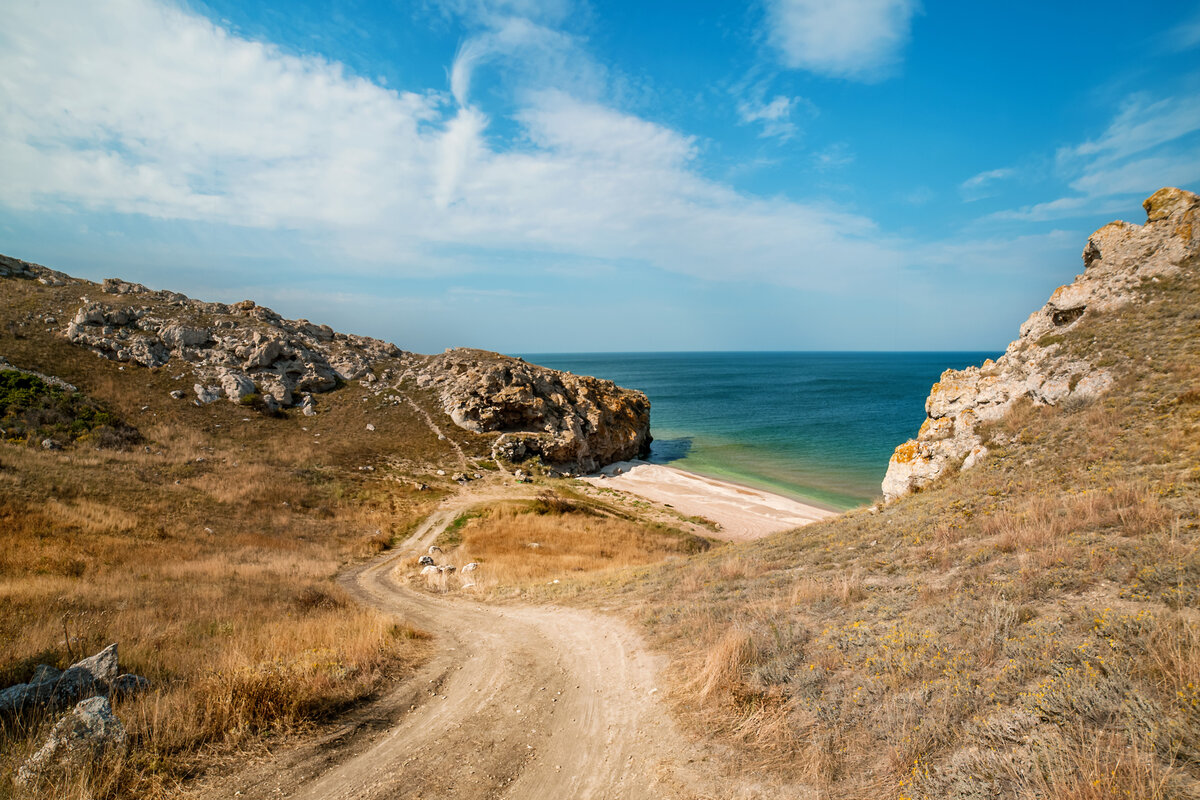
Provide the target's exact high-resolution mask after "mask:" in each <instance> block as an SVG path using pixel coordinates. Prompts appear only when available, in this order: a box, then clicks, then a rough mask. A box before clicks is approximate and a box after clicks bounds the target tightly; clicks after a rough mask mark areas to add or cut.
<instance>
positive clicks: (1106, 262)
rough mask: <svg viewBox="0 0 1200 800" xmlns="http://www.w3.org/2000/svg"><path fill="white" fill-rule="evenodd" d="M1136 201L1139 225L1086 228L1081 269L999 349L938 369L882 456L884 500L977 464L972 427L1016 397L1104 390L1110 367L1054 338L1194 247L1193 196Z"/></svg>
mask: <svg viewBox="0 0 1200 800" xmlns="http://www.w3.org/2000/svg"><path fill="white" fill-rule="evenodd" d="M1143 206H1144V207H1145V209H1146V224H1145V225H1133V224H1131V223H1128V222H1112V223H1109V224H1108V225H1105V226H1104V227H1103V228H1100V229H1099V230H1098V231H1096V232H1095V233H1093V234H1092V235H1091V237H1090V238H1089V239H1088V243H1087V246H1086V247H1085V248H1084V250H1083V264H1084V271H1083V273H1082V274H1080V275H1078V276H1077V277H1076V278H1075V280H1074V281H1073V282H1072V283H1070V284H1068V285H1066V286H1060V287H1059V288H1058V289H1055V290H1054V293H1053V294H1051V295H1050V299H1049V300H1048V301H1047V302H1046V304H1045V305H1044V306H1042V308H1040V309H1038V310H1037V311H1035V312H1033V314H1031V315H1030V317H1029V319H1027V320H1026V321H1025V323H1024V324H1023V325H1022V326H1021V330H1020V336H1019V337H1018V338H1017V339H1016V340H1015V341H1013V342H1012V343H1011V344H1010V345H1009V346H1008V349H1007V350H1006V351H1005V353H1004V355H1003V356H1001V357H1000V358H999V359H997V360H996V361H992V360H990V359H989V360H988V361H986V362H984V364H983V365H982V366H980V367H968V368H967V369H962V370H956V369H949V370H946V371H945V372H943V373H942V376H941V378H940V380H939V381H938V382H937V383H936V384H934V385H933V388H932V389H930V392H929V398H928V399H927V400H926V401H925V412H926V418H925V422H924V423H923V424H922V425H921V429H920V431H919V432H918V433H917V437H916V438H915V439H910V440H909V441H907V442H905V443H904V444H902V445H900V446H899V447H897V448H896V451H895V453H893V455H892V458H891V460H890V461H889V462H888V470H887V474H886V476H885V477H884V479H883V494H884V497H885V498H886V499H888V500H893V499H895V498H897V497H901V496H903V495H905V494H908V493H909V492H911V491H913V490H916V489H920V488H921V487H922V486H925V485H927V484H929V483H930V482H932V481H934V480H937V478H939V477H940V476H942V475H944V474H946V473H947V472H948V471H951V470H954V469H959V468H962V469H969V468H971V467H973V466H975V465H977V464H979V463H982V462H983V461H984V459H985V458H986V456H987V448H985V447H984V446H983V442H982V440H981V438H980V436H979V434H978V433H977V431H976V426H977V425H978V424H979V423H980V422H985V421H988V420H996V419H999V418H1000V417H1002V416H1004V414H1005V413H1006V412H1007V411H1008V410H1009V408H1011V407H1012V404H1013V403H1015V402H1016V401H1017V400H1019V399H1021V398H1025V397H1027V398H1029V399H1030V400H1031V401H1032V402H1033V403H1034V404H1036V405H1057V404H1060V403H1063V402H1065V401H1070V400H1073V401H1077V402H1085V401H1088V400H1091V399H1094V398H1096V397H1098V396H1100V395H1101V394H1103V393H1104V392H1105V391H1107V390H1108V389H1109V387H1110V386H1111V385H1112V383H1113V377H1112V375H1111V374H1110V373H1109V372H1108V371H1107V370H1104V369H1100V368H1097V367H1096V366H1094V365H1093V364H1091V363H1089V362H1088V361H1085V360H1082V359H1080V358H1077V357H1074V356H1072V355H1071V354H1070V353H1068V352H1066V351H1065V350H1064V348H1063V347H1062V346H1061V337H1062V336H1063V335H1064V334H1066V333H1068V332H1069V331H1071V330H1072V329H1073V328H1074V327H1075V326H1076V325H1078V324H1079V322H1080V321H1081V320H1083V319H1086V318H1087V317H1088V315H1094V314H1097V313H1102V312H1108V311H1112V310H1114V309H1117V308H1120V307H1121V306H1123V305H1125V304H1127V303H1134V302H1138V299H1139V296H1140V295H1139V291H1138V287H1139V286H1140V285H1141V284H1142V283H1143V282H1144V281H1147V280H1161V279H1162V278H1164V277H1166V276H1168V275H1173V274H1175V273H1177V272H1178V271H1179V270H1180V268H1181V265H1182V264H1184V263H1185V262H1186V261H1188V260H1189V259H1190V258H1192V257H1194V256H1195V255H1196V253H1197V251H1198V250H1200V197H1197V196H1196V195H1195V194H1192V193H1191V192H1186V191H1183V190H1181V189H1174V188H1166V189H1160V190H1159V191H1157V192H1155V193H1154V194H1153V195H1151V196H1150V197H1149V198H1148V199H1147V200H1146V202H1145V203H1143Z"/></svg>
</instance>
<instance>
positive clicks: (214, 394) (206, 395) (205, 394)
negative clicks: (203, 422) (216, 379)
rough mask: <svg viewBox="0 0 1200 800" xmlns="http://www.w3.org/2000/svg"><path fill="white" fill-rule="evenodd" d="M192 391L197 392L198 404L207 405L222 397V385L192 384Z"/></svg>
mask: <svg viewBox="0 0 1200 800" xmlns="http://www.w3.org/2000/svg"><path fill="white" fill-rule="evenodd" d="M192 391H193V392H195V393H196V405H200V406H206V405H208V404H209V403H215V402H217V401H218V400H220V399H221V387H220V386H204V385H203V384H199V383H197V384H195V385H194V386H192Z"/></svg>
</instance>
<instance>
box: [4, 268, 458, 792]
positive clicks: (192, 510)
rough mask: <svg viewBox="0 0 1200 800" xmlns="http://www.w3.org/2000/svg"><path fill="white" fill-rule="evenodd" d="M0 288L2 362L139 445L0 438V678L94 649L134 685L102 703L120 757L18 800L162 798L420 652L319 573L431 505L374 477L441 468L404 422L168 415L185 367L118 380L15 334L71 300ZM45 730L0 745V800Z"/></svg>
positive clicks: (344, 409)
mask: <svg viewBox="0 0 1200 800" xmlns="http://www.w3.org/2000/svg"><path fill="white" fill-rule="evenodd" d="M3 284H4V285H3V290H4V291H5V292H6V293H7V294H6V295H5V297H4V301H3V303H0V323H3V322H4V321H5V318H7V319H9V320H15V321H17V322H18V323H20V322H26V324H25V325H24V327H20V326H18V329H19V330H21V331H23V333H22V335H21V337H20V338H14V337H13V336H11V335H3V336H2V338H0V354H3V355H4V356H5V357H6V358H8V359H9V360H10V361H12V362H13V363H15V364H17V365H19V366H24V367H28V368H32V369H37V370H40V371H42V372H46V373H50V374H55V375H58V376H60V377H63V378H64V379H66V380H68V381H70V382H72V383H74V384H76V385H77V386H79V387H80V388H81V389H82V390H84V391H85V392H86V393H87V394H88V395H89V396H91V397H94V398H95V399H97V400H98V401H100V402H101V403H102V404H104V405H105V406H106V407H108V408H109V409H111V410H112V411H113V412H114V413H115V414H117V415H118V416H119V417H121V418H123V419H124V420H126V421H127V422H129V423H131V424H133V425H135V426H136V427H137V428H138V429H139V430H140V432H141V434H142V436H143V437H144V441H143V442H141V443H139V444H138V445H137V446H136V447H134V448H132V449H128V450H124V451H122V450H96V449H93V448H92V447H90V446H87V445H78V446H76V447H74V448H71V449H67V450H64V451H54V452H47V451H43V450H42V449H41V448H40V447H38V446H37V443H36V442H34V443H30V444H29V445H21V444H19V443H18V444H12V443H6V444H3V445H0V653H2V654H3V655H2V656H0V686H8V685H10V684H12V683H16V682H20V681H24V680H27V679H28V678H29V676H30V675H31V674H32V671H33V668H34V666H35V665H36V664H38V663H48V664H52V665H55V666H58V667H60V668H61V667H65V666H67V665H69V664H70V663H71V662H72V661H74V660H77V659H78V658H80V657H81V656H84V655H90V654H91V653H94V652H96V651H97V650H99V649H100V648H102V647H103V646H105V645H107V644H109V643H110V642H118V643H119V645H120V654H121V666H122V668H123V669H124V670H127V671H130V672H134V673H138V674H141V675H145V676H146V677H148V678H149V679H150V681H151V686H152V689H151V691H150V692H149V693H148V694H146V695H145V696H143V697H140V698H136V699H131V700H126V701H122V702H119V703H117V704H116V706H115V711H116V713H117V715H118V716H119V717H120V718H121V719H122V720H123V721H124V723H125V724H126V726H127V729H128V731H129V734H130V742H131V748H130V750H129V752H128V754H127V755H125V756H124V757H122V758H118V759H111V760H110V761H108V762H106V763H104V764H101V765H96V767H95V769H93V770H92V771H91V772H90V773H88V774H86V775H82V776H77V778H78V780H77V781H76V783H75V784H73V785H71V786H54V787H38V788H37V789H36V790H34V791H33V792H32V793H31V794H32V795H34V796H38V797H57V798H82V797H88V796H90V797H97V798H103V797H113V796H124V797H158V796H167V795H170V794H173V793H175V792H176V791H177V789H178V788H179V785H180V783H181V782H182V781H183V780H185V779H186V778H187V777H188V776H191V775H194V774H196V773H197V772H199V771H202V770H203V769H204V767H205V765H206V764H207V763H209V761H210V760H211V759H213V758H214V757H217V756H220V754H222V753H228V752H229V751H230V750H231V748H241V747H248V746H251V745H252V744H253V743H254V742H255V741H257V740H258V739H259V738H260V737H261V736H263V735H266V734H269V735H272V736H274V735H277V734H279V733H282V732H287V731H297V730H304V729H306V728H307V727H309V726H312V725H313V724H315V723H317V722H319V721H321V720H323V719H327V718H328V717H330V716H331V715H332V714H334V713H336V712H337V711H338V710H339V709H342V708H345V707H346V706H347V705H348V704H350V703H353V702H356V701H358V700H361V699H362V698H364V697H367V696H368V695H370V694H371V693H372V692H374V691H376V690H377V689H378V688H379V687H380V686H382V685H383V683H384V682H385V681H388V680H392V679H394V678H396V677H398V676H400V675H403V674H406V673H407V672H408V671H410V670H411V669H412V668H413V666H414V665H415V663H416V662H417V661H418V660H419V659H421V658H423V656H424V653H425V652H426V649H427V645H426V644H424V643H423V642H422V641H421V639H420V638H419V635H418V634H417V633H415V632H414V631H411V630H409V629H407V628H405V627H403V626H397V625H395V624H394V623H393V622H392V621H391V620H388V619H385V618H383V617H381V616H379V615H377V614H374V613H372V612H367V611H363V610H361V609H360V608H358V607H357V606H356V605H355V604H354V603H352V602H350V600H349V598H348V597H346V596H345V594H344V593H343V592H342V590H340V589H339V588H338V586H337V585H336V584H335V583H334V581H333V577H334V576H335V575H336V573H337V572H338V570H339V569H340V568H341V567H342V566H343V565H344V564H345V563H346V562H347V561H348V560H349V559H352V558H359V557H365V556H369V555H373V554H376V553H378V552H379V551H380V550H382V549H385V548H387V547H390V546H391V543H392V541H393V540H394V539H395V538H396V537H399V536H402V535H404V534H405V533H406V532H407V531H408V530H410V528H411V526H412V524H413V522H414V521H416V520H419V519H420V518H421V517H423V516H424V514H425V513H427V511H428V509H429V508H430V507H432V505H434V504H435V503H436V502H437V500H438V499H439V497H440V492H439V491H438V490H436V489H435V490H434V491H429V492H417V491H416V490H415V489H414V488H413V478H414V476H413V475H411V474H407V473H405V472H404V471H403V470H400V471H399V472H398V471H397V468H394V467H392V466H390V463H391V458H392V455H393V454H394V453H397V452H400V453H403V454H404V455H405V456H407V457H408V459H409V462H408V463H409V465H410V468H411V469H414V470H418V474H417V475H416V476H415V477H417V478H419V479H420V480H421V481H422V482H427V483H430V484H434V485H435V487H436V485H437V482H436V480H434V479H431V478H430V477H427V476H428V474H429V473H431V472H432V471H433V469H435V468H436V467H437V466H440V465H442V464H443V463H444V464H450V463H457V462H456V461H454V462H451V461H450V459H451V458H454V459H456V458H457V456H456V455H455V454H454V453H453V451H452V450H451V449H450V447H449V445H448V444H446V443H445V442H440V441H439V440H438V439H437V437H436V436H435V435H434V434H433V433H432V432H431V431H430V430H429V429H428V427H427V426H426V425H425V423H424V421H423V420H420V419H418V418H417V417H416V415H415V414H413V413H412V412H411V410H409V409H408V408H407V407H406V406H403V407H395V408H393V407H388V408H386V409H382V408H380V407H379V404H378V403H377V402H376V403H372V402H370V401H369V400H370V399H371V398H369V399H368V402H363V399H362V398H363V397H364V394H363V393H362V391H361V390H360V389H358V388H357V387H346V388H345V389H343V390H341V391H339V392H334V393H332V394H330V395H326V396H323V397H322V398H321V402H320V405H321V409H322V413H321V414H319V415H318V416H317V417H312V418H306V417H301V416H299V415H293V416H292V417H290V418H288V419H273V418H267V417H262V416H260V415H258V414H256V413H254V412H253V411H250V410H248V409H245V408H242V407H238V406H235V405H233V404H229V403H217V404H214V405H213V406H209V407H204V408H198V407H196V406H194V405H192V404H191V403H189V402H187V401H175V400H172V399H170V398H169V396H168V395H169V392H170V391H171V390H172V389H176V388H180V387H183V388H185V389H186V388H187V387H188V386H190V384H191V382H192V381H191V380H190V377H189V380H181V381H179V382H177V381H175V380H173V374H176V373H177V372H179V371H186V368H185V367H180V366H179V365H177V364H174V363H172V364H169V365H168V366H167V367H165V368H163V369H160V370H145V369H141V368H137V367H133V366H125V367H124V368H123V369H122V367H121V366H120V365H117V364H114V363H112V362H108V361H105V360H103V359H101V358H98V357H97V356H95V355H94V354H92V353H90V352H88V351H86V350H84V349H82V348H77V347H74V346H72V345H69V344H67V343H66V342H65V341H64V340H63V339H62V338H61V337H60V336H58V335H56V334H55V333H53V332H46V331H41V330H39V329H37V327H36V325H34V324H32V323H28V320H29V319H31V318H32V317H31V316H30V315H33V314H35V313H54V314H55V315H56V316H59V317H60V318H64V317H69V315H70V313H71V312H72V311H73V309H74V308H76V307H78V304H79V303H78V295H79V293H80V291H81V287H78V286H76V287H64V288H62V289H47V288H44V287H37V286H34V285H32V284H31V283H29V282H21V281H4V282H3ZM0 330H6V328H5V327H4V326H3V325H0ZM326 409H328V411H326ZM368 421H371V422H374V423H376V427H377V430H376V432H375V433H374V435H372V436H370V437H366V436H364V434H363V431H364V429H365V424H366V422H368ZM318 434H319V435H318ZM368 464H369V465H373V467H374V471H372V472H366V471H363V470H361V469H360V467H362V466H363V465H368ZM392 477H396V478H400V479H401V480H391V479H390V478H392ZM44 730H45V724H43V723H41V722H40V721H38V720H29V721H25V722H22V723H21V724H19V725H15V726H10V727H9V728H7V729H6V730H4V731H3V734H4V735H3V736H0V786H3V787H4V788H0V796H4V795H5V794H6V793H7V792H9V791H10V790H11V788H10V784H9V777H10V776H11V774H12V771H13V769H14V768H15V766H16V765H17V764H19V763H20V761H21V760H22V759H23V758H24V757H25V756H27V755H28V754H29V753H30V752H31V751H32V749H33V748H35V747H36V746H37V745H38V743H39V737H40V736H41V735H42V734H43V733H44Z"/></svg>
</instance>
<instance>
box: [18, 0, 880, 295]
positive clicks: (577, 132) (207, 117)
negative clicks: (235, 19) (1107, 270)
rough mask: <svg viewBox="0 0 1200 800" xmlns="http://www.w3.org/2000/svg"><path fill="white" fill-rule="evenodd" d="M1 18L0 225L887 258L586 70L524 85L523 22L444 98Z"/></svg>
mask: <svg viewBox="0 0 1200 800" xmlns="http://www.w3.org/2000/svg"><path fill="white" fill-rule="evenodd" d="M4 16H5V20H4V22H5V24H4V25H3V27H2V28H0V106H3V107H4V108H5V109H6V111H5V114H4V115H3V116H2V117H0V174H3V175H4V176H5V179H4V181H2V182H0V205H6V206H8V207H10V208H14V209H26V210H28V209H42V210H44V209H58V210H62V209H70V208H83V209H94V210H99V211H104V212H119V213H124V214H144V215H148V216H152V217H158V218H166V219H186V220H200V221H203V222H206V223H218V224H227V225H233V226H244V227H251V228H262V229H268V230H271V229H294V230H297V231H301V232H302V233H303V234H304V235H305V236H309V237H314V238H317V237H324V238H326V239H330V240H335V241H336V243H337V245H338V247H339V248H342V249H341V250H340V252H341V253H343V254H344V253H345V252H350V253H352V254H353V255H354V256H355V257H357V258H363V259H376V260H377V261H378V262H379V263H380V264H381V265H387V266H388V268H393V269H398V268H408V269H413V270H417V269H419V270H423V271H425V272H426V273H427V274H432V273H435V272H436V271H438V270H442V269H447V268H450V269H459V270H461V269H463V268H464V265H468V267H469V266H474V267H477V268H484V267H485V266H486V265H487V264H489V263H492V259H491V254H494V253H496V252H508V253H522V252H524V253H549V254H557V255H559V256H562V257H563V260H564V261H568V260H570V259H578V260H579V261H580V262H582V261H584V260H591V261H593V262H594V260H595V259H610V260H614V261H620V262H622V263H634V264H646V265H649V266H651V267H654V268H658V269H662V270H669V271H674V272H678V273H684V274H688V275H693V276H697V277H701V278H706V279H733V278H742V279H747V280H754V281H762V282H767V283H773V284H781V285H792V286H808V285H812V286H818V287H819V286H827V287H829V286H836V287H841V286H845V285H847V284H849V283H852V282H853V276H860V277H864V276H867V275H870V274H875V273H878V272H880V271H887V270H888V269H890V268H892V267H894V266H895V265H896V264H898V263H899V261H900V259H901V256H900V255H899V253H898V252H897V250H896V247H895V246H894V245H893V244H891V243H888V242H887V241H885V240H883V239H882V237H880V236H879V233H878V231H877V230H876V228H875V226H874V224H873V223H872V222H871V220H869V219H867V218H865V217H863V216H861V215H858V214H854V213H851V212H848V211H843V210H838V209H840V208H841V205H840V204H837V203H829V202H824V201H820V200H817V201H814V202H812V203H798V202H793V201H789V200H786V199H762V198H757V197H754V196H748V195H745V194H742V193H739V192H737V191H735V190H733V189H732V188H730V187H729V186H727V185H724V184H721V183H719V182H716V181H713V180H711V179H708V178H705V177H703V176H702V175H701V172H700V170H699V168H698V167H697V166H696V164H695V163H694V162H695V160H696V156H697V152H698V143H697V142H696V141H695V140H694V139H693V138H692V137H690V136H687V135H684V134H681V133H679V132H677V131H675V130H673V129H671V128H668V127H665V126H662V125H659V124H656V123H654V122H651V121H649V120H646V119H642V118H639V117H636V116H634V115H631V114H627V113H624V112H622V111H619V110H616V109H614V108H611V107H608V106H606V105H604V104H603V103H602V102H599V101H597V100H596V99H595V98H589V97H588V91H586V88H584V89H581V88H579V87H580V86H583V85H585V84H587V83H588V82H589V80H591V79H594V78H596V73H595V71H594V70H593V69H592V67H590V66H589V65H588V63H587V59H586V58H583V59H577V60H576V61H577V63H580V64H582V65H583V66H582V67H578V68H577V69H576V72H574V73H570V74H568V75H567V78H566V80H565V81H561V82H560V81H558V80H557V79H555V80H550V79H546V80H542V81H539V80H537V79H535V77H532V76H534V74H535V73H537V72H539V68H540V67H542V66H544V65H545V64H547V63H551V64H556V63H565V62H566V61H568V60H571V58H570V57H571V55H572V50H571V48H572V47H573V46H574V45H573V43H574V40H573V39H572V38H571V37H568V36H564V35H561V34H558V33H556V32H554V31H548V30H547V29H545V28H541V27H539V26H537V25H535V24H533V23H530V22H528V21H523V20H516V21H514V20H507V21H506V20H497V21H496V24H495V26H494V27H493V28H490V29H489V30H487V31H485V32H483V33H482V34H480V35H479V37H478V38H477V39H473V40H469V41H468V42H466V43H465V44H464V45H463V47H462V49H461V50H460V52H459V57H458V60H457V61H456V62H455V64H454V65H453V68H452V70H451V92H450V93H449V94H447V93H446V92H443V91H437V90H433V89H430V90H423V91H397V90H391V89H385V88H383V87H381V86H379V85H377V84H376V83H374V82H372V81H369V80H365V79H363V78H359V77H355V76H352V75H348V74H346V73H345V71H344V69H343V68H342V67H341V66H340V65H339V64H336V63H332V62H329V61H326V60H323V59H320V58H315V57H303V58H300V57H295V56H289V55H286V54H284V53H282V52H281V51H279V50H278V49H276V48H274V47H272V46H269V45H264V44H261V43H256V42H251V41H247V40H243V39H240V38H238V37H236V36H233V35H231V34H230V33H228V32H227V31H225V30H223V29H221V28H219V27H217V26H215V25H213V24H212V23H211V22H209V21H208V20H206V19H204V18H203V17H199V16H196V15H194V14H191V13H189V12H187V11H184V10H182V9H180V8H178V7H175V6H170V5H163V4H160V3H156V2H153V0H114V1H113V2H112V3H106V4H103V5H102V4H96V3H92V2H85V1H84V0H76V1H75V2H68V1H66V0H64V2H59V3H53V4H16V5H14V6H11V7H9V8H7V9H6V11H5V12H4ZM497 54H499V55H501V56H504V58H501V59H499V62H502V65H503V68H504V69H512V70H518V71H519V72H518V77H519V78H520V79H521V80H520V81H519V82H520V84H521V87H522V88H521V90H520V91H518V92H517V93H516V100H517V102H518V103H519V104H520V110H519V111H518V113H516V115H515V120H516V122H517V123H518V124H519V126H520V132H521V135H520V137H519V141H518V146H517V147H516V148H510V149H502V148H498V147H496V146H495V144H494V143H492V142H491V141H489V138H488V131H489V125H490V120H489V118H488V116H487V115H486V114H485V113H483V112H482V111H481V110H480V109H479V108H477V107H475V106H473V105H472V104H471V96H470V95H471V92H470V77H471V75H472V72H473V70H475V69H479V68H480V66H481V65H482V64H486V63H491V60H495V59H494V58H493V57H494V56H496V55H497ZM498 68H499V67H498ZM589 76H590V77H589ZM548 86H550V87H557V88H547V87H548ZM563 86H565V87H566V88H565V89H564V88H562V87H563ZM447 265H449V266H447Z"/></svg>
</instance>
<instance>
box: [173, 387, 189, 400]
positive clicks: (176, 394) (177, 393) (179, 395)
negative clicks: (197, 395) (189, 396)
mask: <svg viewBox="0 0 1200 800" xmlns="http://www.w3.org/2000/svg"><path fill="white" fill-rule="evenodd" d="M171 397H172V398H174V399H175V400H182V399H183V398H184V397H186V395H185V394H184V393H183V390H182V389H176V390H175V391H173V392H171Z"/></svg>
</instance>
